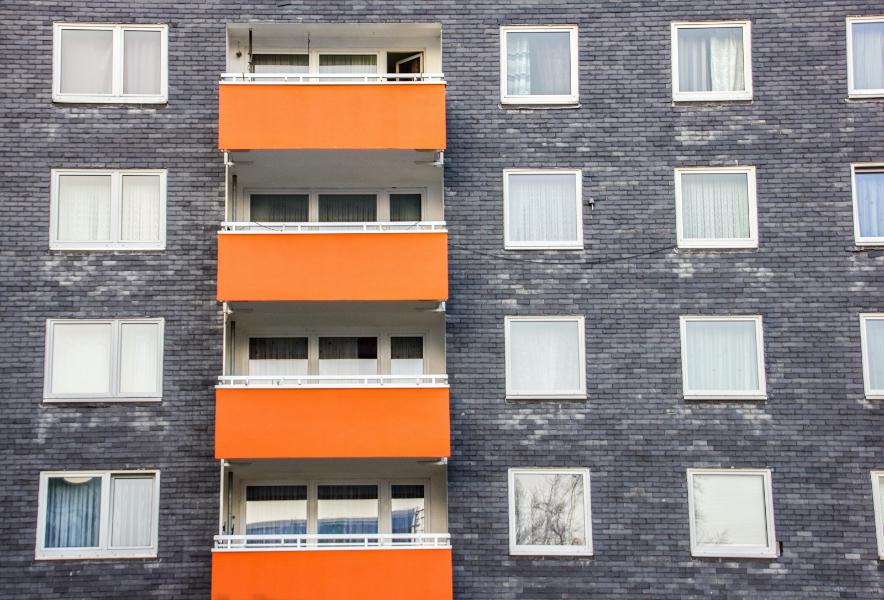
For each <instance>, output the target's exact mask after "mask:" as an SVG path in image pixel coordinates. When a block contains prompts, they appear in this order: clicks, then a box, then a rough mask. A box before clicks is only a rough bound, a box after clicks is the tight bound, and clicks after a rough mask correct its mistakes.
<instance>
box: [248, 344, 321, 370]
mask: <svg viewBox="0 0 884 600" xmlns="http://www.w3.org/2000/svg"><path fill="white" fill-rule="evenodd" d="M249 375H270V376H274V375H307V338H305V337H278V338H277V337H266V338H258V337H253V338H249Z"/></svg>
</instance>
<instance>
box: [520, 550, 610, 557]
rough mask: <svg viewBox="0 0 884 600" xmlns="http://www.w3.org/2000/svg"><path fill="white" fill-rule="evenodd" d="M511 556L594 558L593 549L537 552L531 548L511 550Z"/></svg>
mask: <svg viewBox="0 0 884 600" xmlns="http://www.w3.org/2000/svg"><path fill="white" fill-rule="evenodd" d="M510 556H526V557H528V556H537V557H550V558H568V557H590V556H593V553H592V548H583V549H573V550H572V549H570V548H567V549H561V550H558V549H544V550H537V549H531V548H524V549H519V548H510Z"/></svg>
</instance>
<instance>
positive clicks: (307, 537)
mask: <svg viewBox="0 0 884 600" xmlns="http://www.w3.org/2000/svg"><path fill="white" fill-rule="evenodd" d="M450 547H451V535H450V534H448V533H369V534H365V533H352V534H341V533H312V534H292V535H288V534H280V535H216V536H215V551H225V550H238V551H239V550H283V549H284V550H340V549H342V548H350V549H360V548H375V549H378V548H387V549H399V548H450Z"/></svg>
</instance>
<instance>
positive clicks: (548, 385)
mask: <svg viewBox="0 0 884 600" xmlns="http://www.w3.org/2000/svg"><path fill="white" fill-rule="evenodd" d="M578 331H579V328H578V325H577V322H576V321H511V322H510V370H509V377H510V389H511V390H512V391H513V392H515V393H529V392H536V393H548V394H549V393H556V392H561V393H577V392H579V391H580V388H581V387H582V386H581V385H580V383H581V382H580V378H581V377H582V376H583V367H582V365H581V364H580V344H581V343H582V340H580V339H579V338H578Z"/></svg>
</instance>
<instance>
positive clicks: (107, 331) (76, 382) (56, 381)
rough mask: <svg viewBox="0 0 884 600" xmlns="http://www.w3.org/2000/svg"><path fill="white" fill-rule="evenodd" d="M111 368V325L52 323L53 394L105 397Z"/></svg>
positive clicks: (108, 386)
mask: <svg viewBox="0 0 884 600" xmlns="http://www.w3.org/2000/svg"><path fill="white" fill-rule="evenodd" d="M110 365H111V326H110V324H104V323H55V324H54V325H53V326H52V376H51V379H52V383H51V387H52V392H53V393H55V394H89V393H92V394H104V393H107V392H109V391H110Z"/></svg>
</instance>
